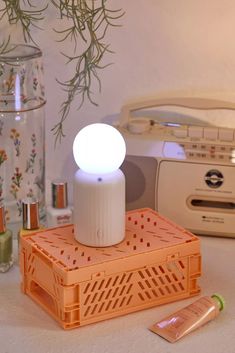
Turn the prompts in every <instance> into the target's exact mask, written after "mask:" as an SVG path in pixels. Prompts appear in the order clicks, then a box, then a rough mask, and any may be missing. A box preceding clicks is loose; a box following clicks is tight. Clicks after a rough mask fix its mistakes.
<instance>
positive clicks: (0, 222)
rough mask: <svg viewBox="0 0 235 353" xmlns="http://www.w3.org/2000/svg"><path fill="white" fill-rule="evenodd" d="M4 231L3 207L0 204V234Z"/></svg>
mask: <svg viewBox="0 0 235 353" xmlns="http://www.w3.org/2000/svg"><path fill="white" fill-rule="evenodd" d="M5 231H6V221H5V207H4V206H3V205H0V234H1V233H5Z"/></svg>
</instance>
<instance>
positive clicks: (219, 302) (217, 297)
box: [211, 293, 225, 311]
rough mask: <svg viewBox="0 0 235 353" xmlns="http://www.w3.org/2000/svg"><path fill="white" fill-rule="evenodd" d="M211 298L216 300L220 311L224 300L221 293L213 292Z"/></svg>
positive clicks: (223, 305)
mask: <svg viewBox="0 0 235 353" xmlns="http://www.w3.org/2000/svg"><path fill="white" fill-rule="evenodd" d="M211 298H213V299H215V300H216V301H217V302H218V304H219V310H220V311H222V310H223V309H224V307H225V300H224V298H223V297H222V295H220V294H217V293H214V294H212V296H211Z"/></svg>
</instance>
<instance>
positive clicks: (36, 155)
mask: <svg viewBox="0 0 235 353" xmlns="http://www.w3.org/2000/svg"><path fill="white" fill-rule="evenodd" d="M45 103H46V100H45V90H44V84H43V65H42V52H41V50H40V49H39V48H37V47H33V46H30V45H24V44H19V45H13V46H12V47H11V48H10V49H9V50H8V51H7V53H5V54H0V202H4V204H5V207H6V221H7V223H8V225H9V228H10V229H11V230H13V234H14V237H15V235H16V233H17V231H18V230H19V228H21V225H22V206H21V200H22V199H23V198H26V197H35V198H36V199H38V200H39V205H40V206H39V213H40V219H41V222H43V219H44V217H45V110H44V106H45Z"/></svg>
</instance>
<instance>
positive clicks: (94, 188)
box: [74, 169, 125, 247]
mask: <svg viewBox="0 0 235 353" xmlns="http://www.w3.org/2000/svg"><path fill="white" fill-rule="evenodd" d="M74 231H75V238H76V240H77V241H79V242H80V243H82V244H84V245H88V246H94V247H104V246H110V245H114V244H118V243H120V242H121V241H122V240H123V239H124V237H125V177H124V174H123V173H122V171H121V170H120V169H118V170H116V171H114V172H112V173H109V174H104V175H97V174H89V173H86V172H84V171H82V170H78V171H77V172H76V174H75V179H74Z"/></svg>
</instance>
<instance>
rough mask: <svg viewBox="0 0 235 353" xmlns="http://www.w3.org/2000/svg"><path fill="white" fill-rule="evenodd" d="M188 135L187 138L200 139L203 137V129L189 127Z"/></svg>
mask: <svg viewBox="0 0 235 353" xmlns="http://www.w3.org/2000/svg"><path fill="white" fill-rule="evenodd" d="M188 135H189V137H192V138H197V139H200V138H202V136H203V128H202V127H201V126H189V128H188Z"/></svg>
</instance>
